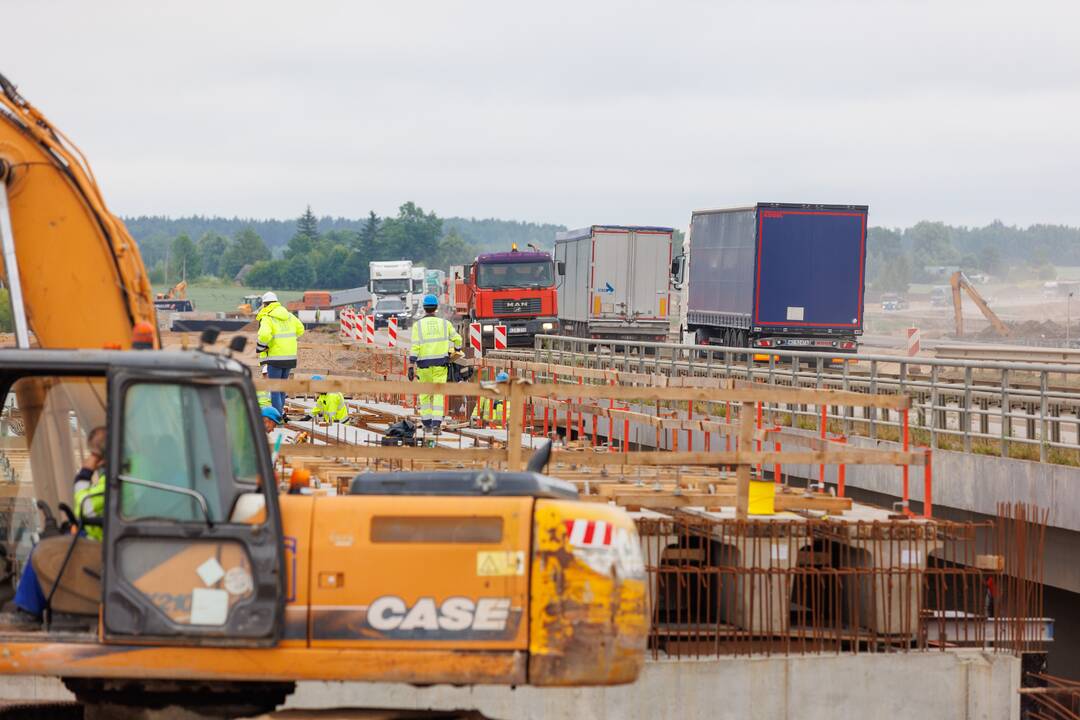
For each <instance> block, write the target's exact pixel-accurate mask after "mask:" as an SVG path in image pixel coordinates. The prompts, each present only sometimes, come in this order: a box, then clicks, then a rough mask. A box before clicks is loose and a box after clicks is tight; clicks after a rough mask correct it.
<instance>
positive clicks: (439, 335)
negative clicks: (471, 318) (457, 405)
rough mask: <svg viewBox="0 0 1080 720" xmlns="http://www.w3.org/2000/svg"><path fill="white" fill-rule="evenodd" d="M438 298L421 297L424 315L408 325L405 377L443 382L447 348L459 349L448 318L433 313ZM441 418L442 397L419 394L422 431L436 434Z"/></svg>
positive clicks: (447, 368) (459, 341)
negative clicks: (410, 327)
mask: <svg viewBox="0 0 1080 720" xmlns="http://www.w3.org/2000/svg"><path fill="white" fill-rule="evenodd" d="M438 309H439V299H438V298H437V297H435V296H434V295H425V296H424V317H422V318H421V319H420V320H419V321H418V322H416V323H414V324H413V326H412V345H411V347H410V348H409V379H410V380H413V379H416V380H418V381H420V382H425V383H445V382H446V378H447V375H448V372H449V368H450V353H451V351H452V350H453V351H458V350H461V335H459V334H458V331H457V330H455V329H454V326H453V325H451V324H450V322H449V321H447V320H445V319H443V318H441V317H439V316H437V315H436V314H435V313H436V312H437V311H438ZM442 419H443V396H442V395H427V394H422V395H420V420H421V422H422V423H423V425H424V430H425V431H427V432H430V433H433V434H436V435H437V434H438V433H439V428H440V427H441V426H442Z"/></svg>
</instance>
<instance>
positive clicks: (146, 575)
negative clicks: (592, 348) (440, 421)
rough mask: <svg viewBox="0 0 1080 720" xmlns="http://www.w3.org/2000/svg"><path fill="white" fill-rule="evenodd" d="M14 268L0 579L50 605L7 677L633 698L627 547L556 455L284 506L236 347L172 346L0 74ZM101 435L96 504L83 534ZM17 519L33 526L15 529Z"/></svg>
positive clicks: (81, 686) (151, 693)
mask: <svg viewBox="0 0 1080 720" xmlns="http://www.w3.org/2000/svg"><path fill="white" fill-rule="evenodd" d="M0 248H2V250H3V260H4V270H5V274H6V280H7V284H8V288H9V291H10V295H11V299H12V309H13V315H14V324H15V330H16V338H17V343H18V346H19V347H18V348H17V349H6V350H0V407H3V413H4V417H3V422H0V432H2V433H4V434H5V435H6V436H5V437H2V438H0V455H2V456H3V460H4V461H5V462H4V465H5V467H7V468H10V472H7V473H5V476H4V478H3V479H2V480H0V501H2V502H0V514H3V515H4V516H2V517H0V528H2V530H0V531H2V532H3V533H5V537H3V538H2V540H3V542H0V563H3V564H4V566H5V569H6V570H7V572H6V573H0V576H7V577H11V578H13V581H12V582H17V581H18V578H19V576H20V575H21V574H22V573H23V572H25V571H26V569H27V568H28V567H30V566H32V567H33V568H34V569H35V571H36V572H37V576H38V579H39V581H40V585H41V590H42V592H43V593H44V594H45V606H46V607H45V614H44V617H45V622H44V623H34V622H27V621H26V620H25V618H23V617H21V616H19V615H17V614H16V613H13V612H3V613H0V678H2V676H3V675H45V676H55V677H60V678H62V679H63V681H64V682H65V684H66V685H67V686H68V688H70V689H71V690H72V691H73V692H74V693H75V694H76V697H77V698H78V699H79V700H80V701H82V702H83V703H85V704H87V705H94V706H98V707H99V708H100V707H104V706H105V705H107V704H119V705H126V706H129V707H138V708H147V707H163V706H166V705H169V704H179V705H183V706H185V707H187V708H189V709H194V710H196V711H198V712H200V713H201V714H203V715H206V716H214V717H220V716H236V715H249V714H258V713H259V712H264V711H267V710H270V709H273V708H274V707H275V706H276V705H278V704H279V703H281V702H282V701H283V699H284V698H285V696H286V695H287V694H288V693H289V692H291V690H292V688H293V687H294V684H295V682H296V681H298V680H321V681H330V680H357V681H384V682H406V683H414V684H421V685H428V684H436V683H453V684H458V685H471V684H498V685H510V686H513V685H522V684H531V685H538V686H578V685H615V684H621V683H628V682H632V681H633V680H634V679H635V678H636V677H637V675H638V673H639V672H640V670H641V667H642V664H643V661H644V650H645V642H646V637H647V630H648V609H647V601H646V596H647V588H646V577H645V571H644V564H643V561H642V557H641V549H640V545H639V540H638V538H637V533H636V529H635V526H634V524H633V522H632V520H631V519H630V517H629V516H628V515H627V514H626V513H625V512H623V511H622V510H621V509H618V508H615V507H612V506H608V505H600V504H595V503H585V502H582V501H581V500H579V499H578V494H577V490H576V488H575V487H574V486H573V485H572V484H569V483H566V482H564V481H561V480H556V479H553V478H550V477H547V476H545V475H543V474H541V471H542V469H543V466H544V465H545V464H546V454H543V453H542V454H541V455H539V456H538V457H537V458H535V459H534V461H530V467H529V468H527V469H526V471H508V472H502V471H492V470H488V469H481V470H478V471H467V470H460V471H452V472H443V473H385V474H379V473H370V474H362V475H359V476H358V477H357V478H355V479H354V480H353V482H352V485H351V489H350V493H349V494H348V495H342V496H312V495H292V494H288V495H284V494H283V495H279V494H278V481H277V479H276V478H275V475H274V469H273V464H272V461H271V456H270V452H269V447H268V443H267V441H266V435H265V431H264V430H263V427H262V420H261V418H260V414H259V407H258V404H257V401H256V395H255V389H254V385H253V384H252V378H251V373H250V371H249V369H248V368H247V366H246V364H245V363H243V362H241V361H240V360H239V359H238V358H237V357H236V356H235V354H236V353H240V352H243V351H244V345H245V339H244V338H243V337H242V336H240V337H237V338H234V339H233V341H232V342H231V343H230V346H229V348H228V350H226V351H224V352H215V351H212V346H208V345H206V344H203V345H201V346H200V348H199V349H198V350H191V351H182V352H181V351H166V350H160V349H158V348H159V347H160V338H159V337H158V331H157V325H156V323H155V322H154V304H153V299H154V298H153V293H152V291H151V287H150V284H149V282H148V281H147V276H146V271H145V268H144V266H143V263H142V261H141V259H140V256H139V250H138V248H137V247H136V245H135V242H134V241H133V240H132V238H131V236H130V235H129V234H128V233H127V231H126V230H125V228H124V226H123V224H122V223H121V222H120V221H119V220H118V219H117V218H116V217H115V216H114V215H112V214H111V213H110V212H109V211H108V209H107V208H106V206H105V203H104V200H103V199H102V196H101V193H100V191H99V189H98V186H97V184H96V182H95V180H94V177H93V174H92V173H91V171H90V168H89V166H88V165H87V163H86V160H85V158H83V156H82V155H81V154H80V153H79V151H78V150H77V149H76V148H75V146H74V145H73V144H72V143H71V142H70V141H69V140H68V139H67V138H66V137H65V136H64V135H63V134H62V133H60V132H59V130H57V129H56V128H55V127H54V126H53V125H52V124H51V123H50V122H49V121H48V120H47V119H46V118H45V117H44V115H42V114H41V113H40V112H39V111H38V110H37V109H36V108H34V107H33V106H32V105H30V103H28V102H27V101H26V100H25V99H24V98H23V97H21V96H20V95H19V93H18V92H16V89H15V87H14V85H12V84H11V83H10V82H8V81H7V80H6V79H5V78H3V77H0ZM213 336H214V333H212V332H209V333H206V334H204V343H212V342H213V341H214V339H215V338H214V337H213ZM31 337H32V338H33V343H34V344H35V345H36V346H37V347H36V348H33V347H31ZM138 348H147V349H145V350H140V349H138ZM314 389H318V388H314ZM99 427H105V428H106V431H107V442H106V449H105V463H104V467H105V468H106V470H105V471H104V472H103V475H104V477H105V495H104V506H103V508H102V509H101V511H100V512H99V513H97V514H94V513H87V512H79V513H76V512H73V511H72V509H71V505H72V504H73V499H72V478H73V477H74V476H75V474H76V470H77V469H78V468H79V466H80V464H81V463H82V462H83V460H84V458H85V457H86V455H87V453H88V449H87V438H88V434H89V433H90V431H91V430H92V429H95V428H99ZM9 501H10V502H9ZM28 506H29V507H31V508H34V507H36V508H38V509H39V510H41V512H42V513H43V514H44V515H45V519H44V520H41V519H39V518H38V517H37V512H36V511H35V512H32V513H30V514H29V515H28V514H26V513H24V514H23V515H22V516H19V512H20V510H19V508H20V507H21V508H24V509H25V508H26V507H28ZM54 512H58V513H62V514H63V515H64V516H65V518H66V519H65V520H64V521H63V522H62V523H58V522H56V521H55V520H54V519H53V518H54ZM87 530H91V531H92V533H91V534H93V535H96V536H98V537H102V538H103V539H102V541H101V542H95V541H92V540H89V539H87V538H86V537H85V531H87ZM80 531H81V532H80ZM68 538H70V540H68ZM80 538H81V539H80ZM39 540H40V541H41V542H45V541H46V540H48V541H49V542H63V543H69V544H68V545H66V547H67V548H68V549H67V551H66V556H64V557H63V558H62V562H60V561H59V560H57V562H56V564H54V565H48V566H46V565H47V564H46V563H45V561H44V560H42V561H41V563H39V562H37V561H36V560H35V559H34V558H33V557H32V556H31V550H32V549H33V547H34V545H35V543H38V542H39ZM39 547H40V546H39ZM41 554H44V553H41ZM39 564H40V565H41V566H40V567H39ZM12 592H13V586H6V587H0V594H3V596H4V597H0V599H7V598H8V597H10V596H11V594H12Z"/></svg>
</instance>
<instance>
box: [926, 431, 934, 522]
mask: <svg viewBox="0 0 1080 720" xmlns="http://www.w3.org/2000/svg"><path fill="white" fill-rule="evenodd" d="M923 452H925V453H926V463H925V464H924V465H923V517H926V518H930V517H934V493H933V490H934V463H933V459H934V451H933V450H931V449H930V448H924V449H923Z"/></svg>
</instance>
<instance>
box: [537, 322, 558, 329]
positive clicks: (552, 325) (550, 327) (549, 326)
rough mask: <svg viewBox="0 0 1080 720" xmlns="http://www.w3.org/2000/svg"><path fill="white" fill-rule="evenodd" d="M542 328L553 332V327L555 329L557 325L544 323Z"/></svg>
mask: <svg viewBox="0 0 1080 720" xmlns="http://www.w3.org/2000/svg"><path fill="white" fill-rule="evenodd" d="M540 327H542V328H544V329H545V330H551V329H552V328H553V327H555V323H544V324H543V325H541V326H540Z"/></svg>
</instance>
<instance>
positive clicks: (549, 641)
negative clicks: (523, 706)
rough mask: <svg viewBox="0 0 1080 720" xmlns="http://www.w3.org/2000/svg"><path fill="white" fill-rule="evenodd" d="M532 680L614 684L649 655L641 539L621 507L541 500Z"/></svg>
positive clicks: (625, 679) (532, 604)
mask: <svg viewBox="0 0 1080 720" xmlns="http://www.w3.org/2000/svg"><path fill="white" fill-rule="evenodd" d="M534 520H535V524H534V528H535V530H534V532H535V536H534V538H533V554H532V579H531V589H530V595H531V598H530V603H529V605H530V631H529V683H530V684H531V685H589V684H596V685H616V684H620V683H629V682H633V681H634V680H635V679H637V676H638V673H640V672H641V668H642V665H643V664H644V659H645V644H646V641H647V637H648V618H649V614H648V601H647V596H646V577H645V566H644V562H643V561H642V556H641V544H640V541H639V540H638V535H637V530H636V529H635V527H634V524H633V521H632V520H631V519H630V517H629V516H628V515H627V514H626V513H625V512H623V511H622V510H621V509H619V508H616V507H611V506H607V505H593V504H583V503H580V502H575V501H566V500H537V501H536V509H535V512H534Z"/></svg>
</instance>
